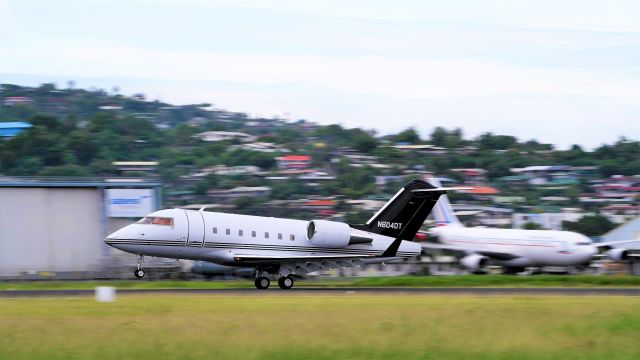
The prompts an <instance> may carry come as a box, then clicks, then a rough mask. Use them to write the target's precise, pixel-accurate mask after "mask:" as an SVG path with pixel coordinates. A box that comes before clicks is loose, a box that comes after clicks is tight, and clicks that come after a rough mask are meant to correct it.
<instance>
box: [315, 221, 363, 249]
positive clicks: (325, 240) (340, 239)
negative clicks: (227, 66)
mask: <svg viewBox="0 0 640 360" xmlns="http://www.w3.org/2000/svg"><path fill="white" fill-rule="evenodd" d="M356 231H357V230H354V229H352V228H351V227H350V226H349V225H347V224H345V223H340V222H335V221H327V220H311V221H309V224H308V225H307V239H308V240H309V241H311V243H312V244H313V245H315V246H319V247H324V248H343V247H346V246H348V245H355V244H368V243H371V242H372V241H373V238H371V237H369V236H365V235H364V234H362V235H361V234H356Z"/></svg>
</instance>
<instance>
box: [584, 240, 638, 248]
mask: <svg viewBox="0 0 640 360" xmlns="http://www.w3.org/2000/svg"><path fill="white" fill-rule="evenodd" d="M634 242H637V243H640V239H633V240H620V241H603V242H594V243H593V246H596V247H614V246H616V245H622V244H629V243H634Z"/></svg>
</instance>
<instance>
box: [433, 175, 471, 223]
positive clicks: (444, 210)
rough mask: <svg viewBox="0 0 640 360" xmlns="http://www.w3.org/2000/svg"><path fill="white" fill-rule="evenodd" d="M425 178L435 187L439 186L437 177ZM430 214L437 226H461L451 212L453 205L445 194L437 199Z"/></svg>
mask: <svg viewBox="0 0 640 360" xmlns="http://www.w3.org/2000/svg"><path fill="white" fill-rule="evenodd" d="M426 180H427V181H428V182H429V183H430V184H432V185H433V186H435V187H441V184H440V179H438V178H427V179H426ZM432 214H433V215H432V216H433V220H434V221H435V222H436V225H437V226H463V224H462V223H461V222H460V220H458V217H457V216H456V214H455V213H454V212H453V207H452V206H451V203H450V202H449V197H447V195H446V194H444V195H442V196H440V199H438V202H437V203H436V205H435V206H434V208H433V212H432Z"/></svg>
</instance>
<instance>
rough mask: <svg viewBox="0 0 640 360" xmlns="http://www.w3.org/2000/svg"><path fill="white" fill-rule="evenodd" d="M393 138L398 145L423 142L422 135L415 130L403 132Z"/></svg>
mask: <svg viewBox="0 0 640 360" xmlns="http://www.w3.org/2000/svg"><path fill="white" fill-rule="evenodd" d="M391 138H392V139H393V141H395V142H397V143H409V144H420V143H421V142H422V140H421V139H420V135H419V134H418V132H417V131H416V129H414V128H409V129H406V130H403V131H401V132H400V133H398V134H397V135H395V136H392V137H391Z"/></svg>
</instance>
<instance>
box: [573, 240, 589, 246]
mask: <svg viewBox="0 0 640 360" xmlns="http://www.w3.org/2000/svg"><path fill="white" fill-rule="evenodd" d="M576 245H591V243H590V242H587V241H581V242H577V243H576Z"/></svg>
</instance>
